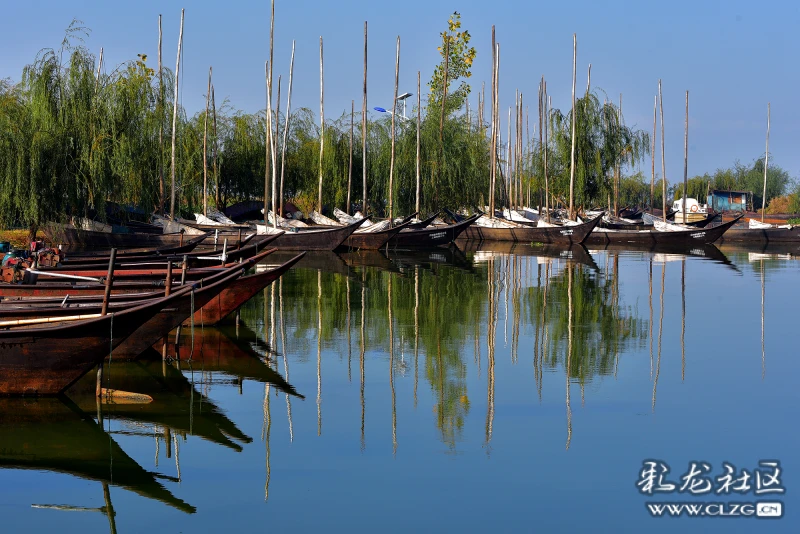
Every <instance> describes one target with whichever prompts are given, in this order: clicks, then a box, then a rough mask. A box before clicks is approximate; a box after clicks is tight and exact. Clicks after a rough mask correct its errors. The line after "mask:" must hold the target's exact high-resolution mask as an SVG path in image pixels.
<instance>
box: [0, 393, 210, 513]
mask: <svg viewBox="0 0 800 534" xmlns="http://www.w3.org/2000/svg"><path fill="white" fill-rule="evenodd" d="M94 406H95V404H94V399H92V407H94ZM0 426H2V428H3V431H2V432H0V468H1V469H29V470H35V471H50V472H54V473H64V474H67V475H70V476H74V477H78V478H81V479H84V480H92V481H96V482H102V483H104V484H110V485H113V486H116V487H119V488H122V489H125V490H127V491H132V492H133V493H136V494H138V495H141V496H142V497H145V498H147V499H153V500H156V501H160V502H162V503H164V504H167V505H169V506H172V507H173V508H176V509H178V510H181V511H182V512H186V513H190V514H191V513H194V512H196V511H197V509H196V508H195V507H194V506H192V505H190V504H188V503H186V502H185V501H182V500H181V499H178V498H177V497H175V495H173V494H172V492H170V491H169V490H168V489H166V488H165V487H164V486H163V485H162V484H161V483H160V482H158V481H157V480H156V477H155V476H154V474H153V473H151V472H150V471H147V470H146V469H144V468H143V467H142V466H141V465H139V464H138V463H137V462H136V460H134V459H133V458H131V457H130V456H128V454H127V453H126V452H125V451H124V450H123V449H122V448H121V447H120V446H119V444H118V443H117V442H116V441H115V440H114V438H113V437H112V436H110V435H109V434H107V433H106V432H105V431H104V430H103V428H102V427H101V426H100V425H99V424H98V423H96V422H95V421H94V420H93V419H92V417H91V416H89V415H87V414H86V413H84V412H82V411H81V410H80V409H79V408H78V407H77V406H75V405H74V404H73V403H72V402H71V401H70V400H69V399H65V398H63V397H62V398H56V399H35V400H34V399H0ZM112 475H113V476H112Z"/></svg>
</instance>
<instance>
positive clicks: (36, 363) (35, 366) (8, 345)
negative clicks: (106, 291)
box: [0, 286, 193, 396]
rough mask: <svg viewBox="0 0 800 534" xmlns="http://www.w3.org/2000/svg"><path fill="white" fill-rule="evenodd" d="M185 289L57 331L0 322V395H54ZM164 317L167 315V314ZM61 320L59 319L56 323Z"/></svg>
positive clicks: (183, 294) (76, 320) (175, 300)
mask: <svg viewBox="0 0 800 534" xmlns="http://www.w3.org/2000/svg"><path fill="white" fill-rule="evenodd" d="M192 290H193V287H192V286H186V287H185V288H182V289H180V290H178V291H176V292H175V293H173V294H172V295H170V296H167V297H163V298H160V299H155V300H151V301H149V302H147V303H146V304H142V305H140V306H135V307H130V308H127V309H125V310H122V311H119V312H117V313H111V314H108V315H104V316H99V317H98V316H96V315H95V316H93V317H88V318H80V316H74V315H73V316H71V318H73V319H74V320H72V321H69V322H64V323H63V324H59V325H57V326H46V325H45V326H41V325H32V326H20V327H15V328H11V326H12V325H11V324H4V323H0V325H1V326H5V327H6V328H8V329H7V330H0V376H1V377H2V378H0V395H26V396H27V395H57V394H58V393H61V392H63V391H64V390H65V389H67V388H68V387H69V386H70V385H72V384H73V383H75V381H77V380H78V379H79V378H81V377H82V376H83V375H85V374H86V373H87V372H89V370H91V369H92V368H93V367H94V366H95V365H97V364H98V363H100V362H102V361H103V359H104V358H105V357H106V356H107V355H108V353H109V350H110V349H112V348H116V347H118V346H120V345H122V344H123V343H125V341H126V340H127V339H128V338H129V337H130V336H131V334H133V333H134V332H136V331H137V330H139V329H140V328H141V327H142V326H143V325H145V324H146V323H148V322H149V321H151V320H153V318H154V317H156V316H157V315H158V314H159V313H162V312H163V311H164V310H168V309H171V307H172V306H174V305H175V304H176V303H178V302H180V301H181V300H182V299H183V298H184V297H187V298H188V296H189V295H190V294H191V292H192ZM167 313H169V312H167ZM60 319H61V320H62V321H64V318H60Z"/></svg>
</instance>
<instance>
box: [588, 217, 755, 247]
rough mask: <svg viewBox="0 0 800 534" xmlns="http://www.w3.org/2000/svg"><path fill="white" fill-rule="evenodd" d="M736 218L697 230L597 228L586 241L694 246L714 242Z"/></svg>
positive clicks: (589, 243)
mask: <svg viewBox="0 0 800 534" xmlns="http://www.w3.org/2000/svg"><path fill="white" fill-rule="evenodd" d="M740 218H741V216H739V217H737V218H736V219H734V220H732V221H729V222H726V223H723V224H718V225H716V226H712V227H711V228H698V229H696V230H685V231H683V230H680V231H676V232H659V231H657V230H641V231H631V230H603V229H600V228H597V229H595V230H594V231H593V232H592V233H591V234H590V235H589V237H588V238H587V239H586V241H585V243H586V244H587V245H604V244H612V243H622V244H626V243H630V244H637V245H654V244H658V245H669V246H673V247H679V248H680V247H684V248H685V247H689V248H691V247H694V246H697V245H702V244H708V243H713V242H714V241H716V240H718V239H719V238H720V237H722V235H723V234H724V233H726V232H727V231H728V230H729V229H730V227H731V226H733V225H734V224H736V222H737V221H738V220H739V219H740Z"/></svg>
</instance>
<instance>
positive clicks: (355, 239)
mask: <svg viewBox="0 0 800 534" xmlns="http://www.w3.org/2000/svg"><path fill="white" fill-rule="evenodd" d="M410 225H411V221H410V220H406V221H405V222H402V223H401V224H399V225H397V226H395V227H394V228H387V229H386V230H381V231H380V232H361V231H357V232H353V233H352V234H350V236H349V237H348V238H347V239H345V240H344V243H342V247H345V248H357V249H360V250H379V249H381V248H382V247H383V246H384V245H386V243H388V242H389V240H390V239H391V238H393V237H394V236H395V235H397V234H398V233H399V232H401V231H402V230H403V229H405V228H409V227H410Z"/></svg>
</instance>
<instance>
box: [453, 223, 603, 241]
mask: <svg viewBox="0 0 800 534" xmlns="http://www.w3.org/2000/svg"><path fill="white" fill-rule="evenodd" d="M601 218H602V216H600V217H595V218H594V219H592V220H590V221H587V222H585V223H583V224H578V225H575V226H548V227H545V228H529V227H518V228H484V227H482V226H475V225H472V226H470V227H469V228H467V229H466V230H465V231H464V233H463V234H462V237H463V238H464V239H472V240H475V241H512V242H516V243H544V244H548V245H555V244H558V245H579V244H581V243H583V242H584V241H585V240H586V238H587V236H589V235H590V234H591V232H592V230H594V228H595V227H596V226H597V224H598V223H599V222H600V220H601Z"/></svg>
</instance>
